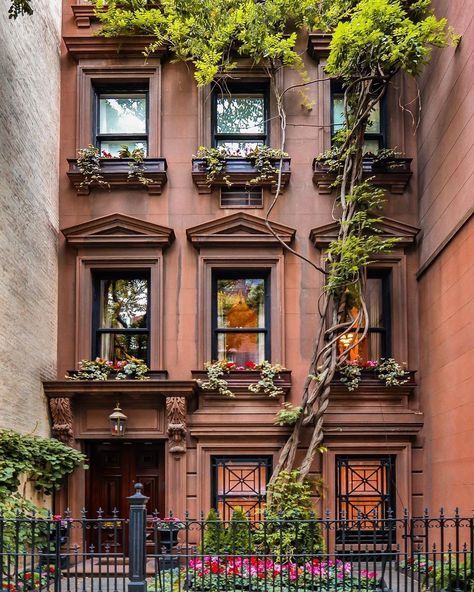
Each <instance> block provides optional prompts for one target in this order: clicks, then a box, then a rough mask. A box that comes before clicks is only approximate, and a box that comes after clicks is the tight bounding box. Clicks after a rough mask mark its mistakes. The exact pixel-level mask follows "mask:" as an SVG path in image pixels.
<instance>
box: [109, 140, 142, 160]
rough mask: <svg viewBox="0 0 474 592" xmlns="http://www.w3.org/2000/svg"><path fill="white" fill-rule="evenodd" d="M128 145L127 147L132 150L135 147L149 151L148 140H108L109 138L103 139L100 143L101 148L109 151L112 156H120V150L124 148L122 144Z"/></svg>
mask: <svg viewBox="0 0 474 592" xmlns="http://www.w3.org/2000/svg"><path fill="white" fill-rule="evenodd" d="M124 145H125V146H127V148H128V149H129V151H130V152H132V150H135V148H143V150H144V152H145V154H147V152H148V146H147V142H144V141H141V140H140V141H137V142H133V141H132V142H128V141H127V140H120V141H118V142H112V141H107V140H103V141H102V142H101V143H100V148H101V150H104V151H105V152H109V153H110V154H111V155H112V156H118V155H119V152H120V150H121V149H122V146H124Z"/></svg>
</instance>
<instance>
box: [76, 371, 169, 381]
mask: <svg viewBox="0 0 474 592" xmlns="http://www.w3.org/2000/svg"><path fill="white" fill-rule="evenodd" d="M67 373H68V375H69V376H75V375H76V374H77V373H78V370H68V371H67ZM116 376H117V372H116V371H115V370H112V372H111V373H110V374H109V377H108V379H107V380H113V381H115V377H116ZM147 376H148V377H149V378H150V380H166V379H167V378H168V372H167V371H166V370H149V371H148V374H147ZM131 380H132V382H143V381H140V380H137V379H136V378H132V379H131ZM78 382H101V381H99V380H91V381H88V380H81V381H78ZM103 382H105V381H103ZM116 382H123V380H117V381H116Z"/></svg>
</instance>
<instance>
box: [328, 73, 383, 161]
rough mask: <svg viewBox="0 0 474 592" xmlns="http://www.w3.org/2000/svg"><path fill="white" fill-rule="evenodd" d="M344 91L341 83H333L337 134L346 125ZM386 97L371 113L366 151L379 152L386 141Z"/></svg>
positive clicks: (365, 145)
mask: <svg viewBox="0 0 474 592" xmlns="http://www.w3.org/2000/svg"><path fill="white" fill-rule="evenodd" d="M344 123H345V120H344V92H343V90H342V87H341V85H340V84H338V83H336V82H333V83H332V84H331V129H332V133H333V134H335V133H336V132H337V131H338V130H340V129H341V128H342V127H343V126H344ZM386 128H387V126H386V116H385V97H383V98H382V100H381V101H379V102H378V103H377V104H376V106H375V108H374V110H373V111H372V113H371V115H370V124H369V125H368V126H367V130H366V133H365V142H364V153H365V154H367V153H370V154H377V153H378V151H379V150H381V149H382V148H385V147H386V145H387V143H386Z"/></svg>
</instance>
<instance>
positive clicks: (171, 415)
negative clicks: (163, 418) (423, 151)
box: [166, 397, 188, 454]
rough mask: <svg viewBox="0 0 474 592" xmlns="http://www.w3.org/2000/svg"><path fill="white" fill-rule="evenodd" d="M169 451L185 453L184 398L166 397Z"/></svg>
mask: <svg viewBox="0 0 474 592" xmlns="http://www.w3.org/2000/svg"><path fill="white" fill-rule="evenodd" d="M166 413H167V415H168V438H169V440H168V441H169V451H170V452H172V453H174V454H182V453H183V452H186V433H187V431H188V430H187V427H186V398H185V397H167V398H166Z"/></svg>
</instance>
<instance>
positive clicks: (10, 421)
mask: <svg viewBox="0 0 474 592" xmlns="http://www.w3.org/2000/svg"><path fill="white" fill-rule="evenodd" d="M7 4H9V3H4V4H3V5H2V8H1V10H0V278H1V279H0V428H5V427H8V428H13V429H17V430H19V431H22V432H29V431H32V430H35V433H37V434H39V435H47V434H48V433H49V425H48V415H47V406H46V401H45V398H44V394H43V389H42V385H41V380H42V379H44V378H51V377H53V376H55V367H56V339H57V337H56V333H57V318H56V315H57V256H56V241H57V229H58V213H57V211H58V138H59V83H60V77H59V66H60V64H59V56H60V26H61V3H60V0H35V1H34V2H33V7H34V11H35V13H34V15H33V16H31V17H29V16H23V17H19V18H18V19H17V20H16V21H11V20H8V15H7Z"/></svg>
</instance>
